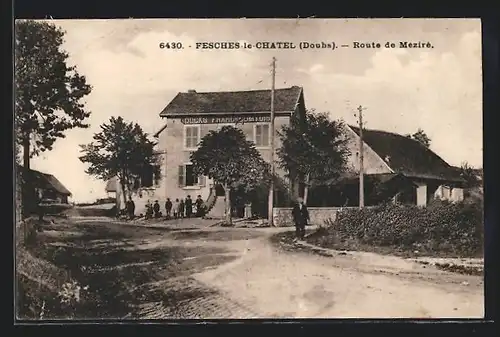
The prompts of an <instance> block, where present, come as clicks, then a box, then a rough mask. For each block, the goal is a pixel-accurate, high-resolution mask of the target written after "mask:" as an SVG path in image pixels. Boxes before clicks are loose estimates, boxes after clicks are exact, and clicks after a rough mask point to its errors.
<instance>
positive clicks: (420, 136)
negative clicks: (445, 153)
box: [406, 128, 431, 148]
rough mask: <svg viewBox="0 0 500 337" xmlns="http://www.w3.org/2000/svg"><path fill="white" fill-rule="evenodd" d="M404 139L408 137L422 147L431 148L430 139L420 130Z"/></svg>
mask: <svg viewBox="0 0 500 337" xmlns="http://www.w3.org/2000/svg"><path fill="white" fill-rule="evenodd" d="M406 137H409V138H411V139H414V140H416V141H418V142H420V143H421V144H422V145H424V146H425V147H427V148H428V147H430V146H431V139H430V138H429V137H428V136H427V134H426V133H425V131H424V130H422V129H420V128H419V129H418V130H417V132H415V133H414V134H411V135H410V134H408V135H406Z"/></svg>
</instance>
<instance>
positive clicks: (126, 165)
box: [80, 117, 160, 202]
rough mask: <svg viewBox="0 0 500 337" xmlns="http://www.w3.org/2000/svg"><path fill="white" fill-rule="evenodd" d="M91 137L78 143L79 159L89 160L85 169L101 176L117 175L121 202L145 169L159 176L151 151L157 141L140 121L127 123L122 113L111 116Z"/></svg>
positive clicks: (86, 161)
mask: <svg viewBox="0 0 500 337" xmlns="http://www.w3.org/2000/svg"><path fill="white" fill-rule="evenodd" d="M93 140H94V141H93V142H91V143H89V144H86V145H80V147H81V152H82V153H83V155H82V156H81V157H80V160H81V161H82V162H83V163H87V164H89V167H88V169H87V170H86V171H85V173H87V174H90V175H93V176H96V177H98V178H100V179H102V180H109V179H111V178H113V177H117V178H118V181H119V183H120V186H121V190H122V191H123V198H124V202H126V201H127V196H129V197H130V196H131V195H132V192H133V191H134V190H135V189H136V188H137V187H138V186H137V184H136V182H137V181H140V180H141V178H142V177H143V176H144V174H145V173H151V174H153V176H154V177H155V179H156V180H158V179H159V176H160V167H159V165H158V156H157V155H156V154H155V152H154V146H155V145H156V144H155V143H154V142H152V141H150V140H149V139H148V134H147V133H145V132H144V131H143V130H142V128H141V127H140V126H139V124H137V123H136V124H134V123H132V122H130V123H127V122H125V121H124V120H123V118H122V117H118V118H116V117H111V118H110V120H109V123H107V124H106V123H104V124H102V125H101V131H100V132H98V133H95V134H94V136H93Z"/></svg>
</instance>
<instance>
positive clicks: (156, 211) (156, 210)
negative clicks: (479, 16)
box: [153, 200, 161, 218]
mask: <svg viewBox="0 0 500 337" xmlns="http://www.w3.org/2000/svg"><path fill="white" fill-rule="evenodd" d="M153 212H154V217H155V218H159V217H160V215H161V213H160V204H159V203H158V200H155V203H154V204H153Z"/></svg>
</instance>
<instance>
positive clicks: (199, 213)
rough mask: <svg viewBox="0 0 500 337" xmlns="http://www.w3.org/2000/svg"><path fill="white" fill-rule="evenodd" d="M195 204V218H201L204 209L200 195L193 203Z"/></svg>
mask: <svg viewBox="0 0 500 337" xmlns="http://www.w3.org/2000/svg"><path fill="white" fill-rule="evenodd" d="M194 203H195V204H196V216H197V217H202V216H203V215H204V214H203V213H204V209H203V206H204V202H203V199H202V198H201V195H199V196H198V197H197V198H196V201H195V202H194Z"/></svg>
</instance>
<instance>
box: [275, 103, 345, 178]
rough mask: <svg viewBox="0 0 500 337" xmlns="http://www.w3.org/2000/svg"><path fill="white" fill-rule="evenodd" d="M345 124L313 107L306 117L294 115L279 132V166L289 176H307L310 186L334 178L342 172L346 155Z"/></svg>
mask: <svg viewBox="0 0 500 337" xmlns="http://www.w3.org/2000/svg"><path fill="white" fill-rule="evenodd" d="M344 127H345V126H344V124H343V122H341V121H332V120H330V119H329V117H328V114H327V113H316V112H315V111H314V110H310V111H307V113H306V118H305V119H302V120H301V119H300V118H298V117H293V119H292V121H291V123H290V125H285V126H283V127H282V130H281V131H280V132H279V135H280V138H281V148H279V149H278V151H277V152H278V158H279V165H280V167H281V168H283V169H284V170H286V171H287V172H288V174H289V175H290V176H292V177H300V176H305V177H309V179H308V180H309V181H308V182H307V181H306V183H308V184H310V185H321V184H324V183H326V182H329V181H332V180H335V178H338V177H339V176H340V175H341V173H342V172H344V171H345V169H346V163H347V159H348V158H349V151H348V148H347V139H346V137H345V133H344ZM306 180H307V178H306Z"/></svg>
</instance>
